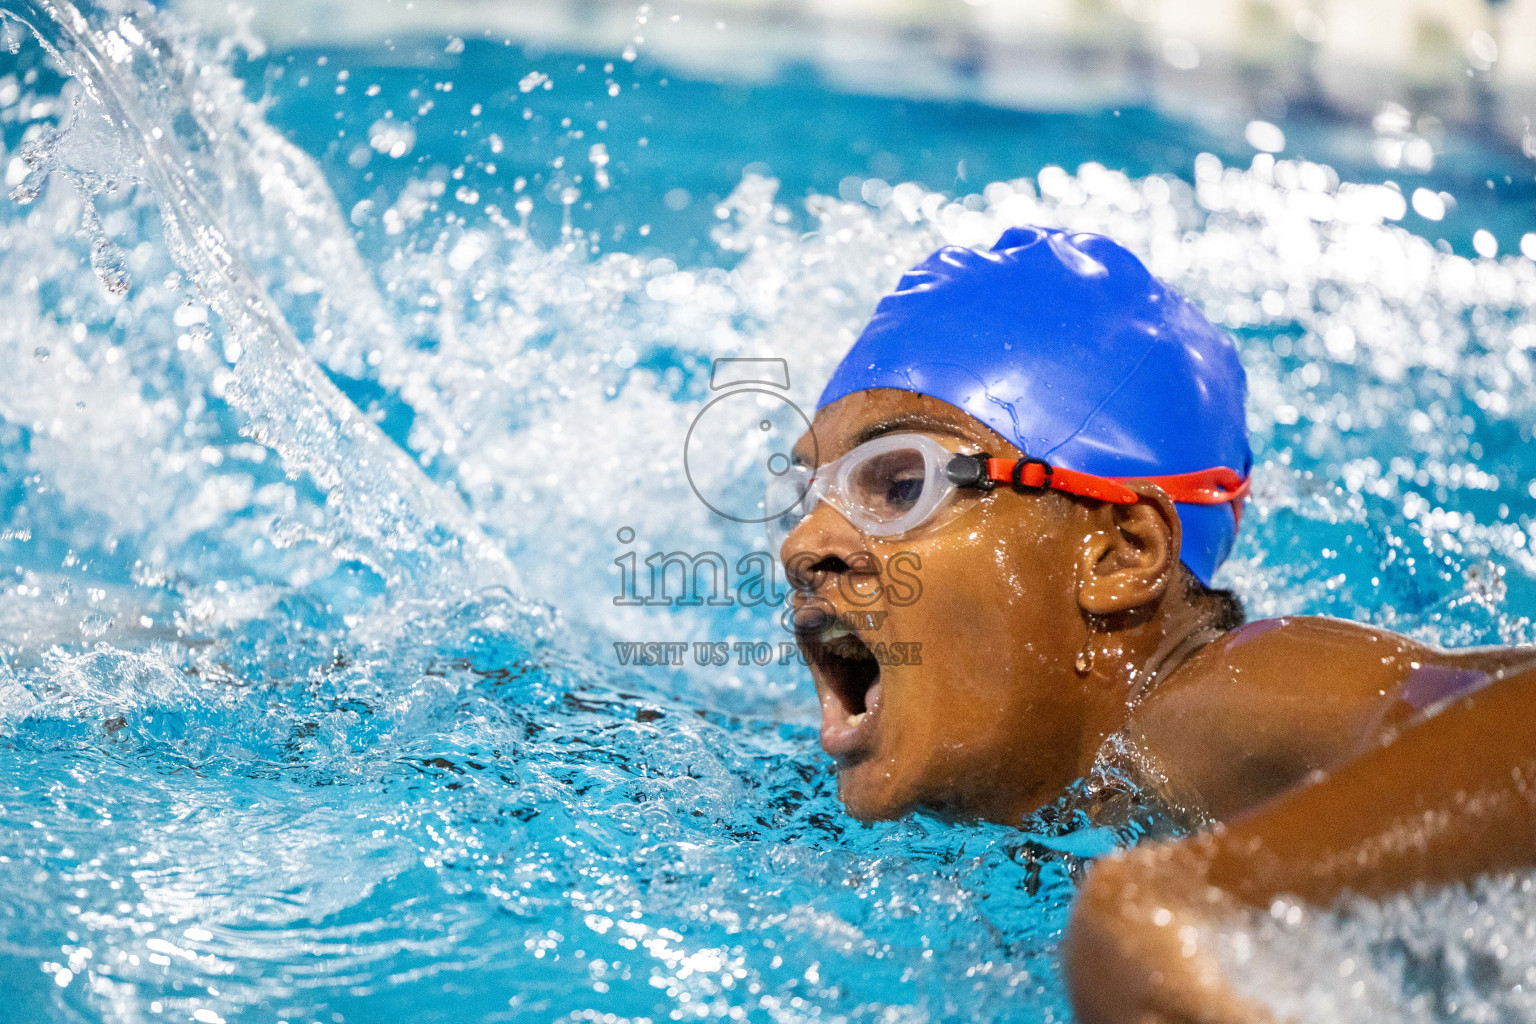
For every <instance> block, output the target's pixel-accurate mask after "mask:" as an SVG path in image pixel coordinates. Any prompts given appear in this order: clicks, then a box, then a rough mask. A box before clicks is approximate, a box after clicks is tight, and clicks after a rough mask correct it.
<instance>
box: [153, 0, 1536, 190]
mask: <svg viewBox="0 0 1536 1024" xmlns="http://www.w3.org/2000/svg"><path fill="white" fill-rule="evenodd" d="M173 6H175V7H177V8H179V9H181V10H183V11H184V12H186V13H188V14H191V15H193V16H194V20H196V21H198V22H200V23H202V24H205V25H207V26H210V27H216V26H221V25H222V26H225V27H234V26H236V25H244V26H248V27H249V28H251V29H253V30H254V31H255V33H256V34H257V35H258V36H260V37H261V38H263V39H265V40H269V41H271V42H273V43H275V44H277V45H294V44H297V43H313V44H318V43H367V42H371V41H377V40H380V39H384V38H389V37H397V38H403V37H406V36H411V35H418V34H423V33H439V32H457V33H460V34H463V35H465V36H466V37H468V36H471V35H484V36H486V37H497V38H512V39H513V40H514V41H522V42H525V43H535V44H541V45H544V46H548V47H550V48H554V49H562V50H571V51H603V50H613V51H616V52H618V51H624V50H626V49H628V50H629V51H631V52H633V51H634V50H636V49H643V50H644V51H645V52H646V53H648V54H649V55H650V56H651V57H653V58H654V59H655V60H658V61H662V62H665V63H666V64H668V65H671V66H673V67H674V68H676V69H678V70H681V71H686V72H688V73H690V74H693V75H696V76H701V77H709V78H715V79H719V80H725V81H750V82H761V81H771V80H775V79H780V78H783V77H784V76H786V75H811V76H815V77H816V78H817V79H819V80H820V81H821V82H822V83H823V84H826V85H830V86H833V87H842V88H846V89H850V90H854V91H859V92H871V93H876V94H886V95H900V96H912V97H941V98H964V99H970V100H975V101H980V102H984V103H988V104H994V105H998V106H1003V107H1011V108H1019V109H1026V110H1030V109H1056V108H1060V107H1061V106H1063V105H1071V106H1086V105H1097V106H1116V105H1121V106H1135V105H1143V106H1145V105H1155V106H1157V107H1159V108H1161V109H1163V110H1165V111H1166V110H1188V111H1191V112H1193V113H1196V114H1199V115H1202V116H1222V115H1226V116H1235V115H1237V114H1243V113H1246V114H1252V115H1255V116H1259V117H1268V118H1271V119H1278V118H1280V117H1283V116H1284V115H1285V113H1286V112H1287V111H1288V110H1291V109H1293V108H1295V107H1296V106H1298V105H1299V106H1302V107H1305V108H1308V109H1309V110H1323V111H1327V112H1330V113H1333V114H1336V115H1338V116H1342V117H1353V118H1365V119H1375V120H1376V121H1378V122H1379V125H1378V127H1379V128H1380V130H1381V134H1383V135H1384V136H1386V138H1384V140H1383V143H1382V144H1381V145H1380V146H1379V147H1377V152H1376V153H1375V156H1376V157H1377V158H1378V160H1379V161H1380V162H1381V163H1382V164H1383V165H1384V166H1398V165H1407V166H1409V167H1421V166H1422V165H1424V164H1427V163H1429V162H1430V161H1431V160H1432V159H1433V158H1432V154H1431V151H1430V150H1429V149H1426V147H1425V145H1424V144H1423V143H1422V142H1417V141H1416V136H1423V137H1425V138H1426V139H1427V141H1429V142H1430V144H1431V145H1432V144H1433V142H1434V135H1435V133H1436V132H1437V131H1439V130H1441V128H1442V127H1443V126H1444V125H1446V124H1455V125H1471V126H1476V127H1477V128H1479V129H1485V130H1487V131H1489V132H1491V133H1495V134H1496V135H1497V136H1498V137H1500V138H1501V139H1503V140H1505V141H1507V142H1509V143H1511V144H1513V145H1516V146H1522V147H1524V150H1525V153H1526V155H1527V156H1533V155H1536V134H1533V129H1532V117H1533V115H1536V0H675V2H660V3H650V4H636V3H634V2H632V0H377V2H371V3H367V4H357V3H349V2H345V0H263V2H262V3H260V4H258V5H251V6H244V5H240V4H229V3H228V2H227V0H173Z"/></svg>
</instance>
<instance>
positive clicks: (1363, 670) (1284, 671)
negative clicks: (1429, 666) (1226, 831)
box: [1133, 616, 1432, 818]
mask: <svg viewBox="0 0 1536 1024" xmlns="http://www.w3.org/2000/svg"><path fill="white" fill-rule="evenodd" d="M1431 653H1432V649H1431V648H1428V647H1425V646H1424V645H1422V644H1419V643H1417V642H1415V641H1413V640H1411V639H1409V638H1407V637H1403V636H1400V635H1398V634H1395V633H1391V632H1388V631H1386V630H1381V629H1376V628H1374V627H1371V626H1365V625H1361V624H1359V623H1354V622H1345V621H1342V620H1339V619H1329V618H1322V617H1313V616H1284V617H1281V618H1275V619H1264V620H1260V621H1257V622H1250V623H1247V624H1245V625H1243V626H1240V627H1238V628H1237V629H1234V630H1231V631H1230V632H1227V633H1225V634H1223V635H1221V636H1220V637H1218V638H1217V639H1215V640H1213V641H1211V642H1210V643H1208V644H1206V645H1205V646H1204V647H1203V648H1201V649H1200V650H1199V651H1198V652H1196V653H1195V654H1194V655H1193V656H1192V657H1190V658H1189V659H1188V660H1187V661H1186V662H1184V664H1182V665H1180V666H1179V667H1178V668H1177V669H1176V670H1175V671H1174V672H1173V673H1171V674H1170V675H1169V676H1168V677H1167V678H1166V679H1164V680H1162V681H1161V682H1160V683H1159V684H1158V685H1157V686H1156V687H1154V689H1153V690H1152V692H1151V693H1149V694H1148V695H1147V697H1146V698H1145V700H1144V701H1143V702H1142V704H1141V706H1140V707H1138V709H1137V711H1136V713H1135V715H1134V718H1133V733H1134V734H1135V735H1136V736H1137V737H1138V738H1140V739H1141V740H1142V745H1143V746H1144V748H1145V749H1147V750H1148V752H1149V753H1150V754H1151V756H1152V757H1153V759H1154V760H1156V761H1158V762H1160V763H1161V764H1162V765H1163V766H1164V769H1165V773H1166V774H1168V775H1169V776H1170V777H1177V778H1178V779H1179V780H1180V785H1179V788H1181V789H1184V790H1187V791H1191V792H1196V793H1198V794H1199V801H1200V803H1201V804H1202V805H1203V806H1204V807H1205V808H1206V809H1207V810H1208V811H1209V812H1210V813H1211V814H1212V815H1213V816H1215V817H1217V818H1225V817H1227V816H1229V815H1231V814H1234V813H1237V812H1238V811H1241V810H1244V809H1246V808H1247V807H1249V806H1253V805H1254V804H1256V803H1259V802H1262V801H1263V800H1265V799H1268V798H1269V797H1271V796H1274V795H1276V794H1277V793H1280V792H1283V791H1284V790H1286V789H1289V788H1290V787H1291V786H1293V785H1296V784H1297V783H1299V782H1301V781H1303V780H1304V779H1306V778H1307V777H1308V776H1309V775H1310V774H1311V773H1313V772H1318V771H1328V770H1331V769H1332V768H1334V767H1337V766H1338V765H1340V764H1342V763H1345V762H1346V761H1348V760H1350V759H1352V758H1353V757H1354V756H1357V755H1358V751H1359V749H1360V747H1361V743H1362V740H1363V738H1364V737H1367V736H1371V735H1375V734H1376V732H1377V731H1378V730H1379V728H1380V724H1381V722H1382V721H1383V718H1384V717H1385V716H1386V714H1387V713H1388V710H1389V709H1390V708H1391V706H1392V704H1393V703H1394V701H1395V700H1396V693H1397V690H1398V688H1399V687H1400V685H1401V683H1402V680H1403V678H1404V677H1405V676H1406V675H1407V674H1409V673H1411V672H1412V669H1411V668H1410V666H1411V665H1412V664H1413V663H1414V662H1415V661H1417V662H1418V663H1420V664H1423V663H1424V660H1425V659H1426V658H1428V657H1430V655H1431Z"/></svg>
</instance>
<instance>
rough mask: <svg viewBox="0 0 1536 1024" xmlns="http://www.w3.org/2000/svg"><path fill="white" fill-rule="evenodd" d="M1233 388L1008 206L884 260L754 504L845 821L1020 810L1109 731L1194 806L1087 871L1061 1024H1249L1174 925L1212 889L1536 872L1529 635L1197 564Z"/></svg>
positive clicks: (1239, 415) (1140, 289) (1203, 335)
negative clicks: (1216, 578)
mask: <svg viewBox="0 0 1536 1024" xmlns="http://www.w3.org/2000/svg"><path fill="white" fill-rule="evenodd" d="M1245 398H1246V381H1245V377H1244V374H1243V369H1242V366H1241V364H1240V363H1239V362H1238V357H1237V352H1236V350H1235V348H1234V346H1233V344H1232V342H1231V340H1230V339H1228V338H1227V337H1226V336H1225V335H1224V334H1222V333H1221V332H1220V331H1218V330H1217V329H1216V328H1215V327H1214V326H1212V325H1211V324H1210V323H1209V322H1208V321H1207V320H1206V319H1205V318H1204V317H1203V316H1202V315H1201V314H1200V313H1199V312H1198V311H1197V310H1196V309H1195V308H1194V306H1193V305H1191V304H1190V303H1189V302H1188V301H1187V300H1185V299H1183V298H1182V297H1180V296H1179V295H1177V294H1176V293H1174V292H1173V291H1172V290H1170V289H1168V288H1167V287H1166V286H1164V285H1163V284H1162V283H1161V282H1160V281H1158V280H1157V279H1156V278H1155V277H1153V276H1151V274H1150V273H1149V272H1148V271H1147V270H1146V268H1145V267H1143V266H1142V264H1141V263H1140V262H1139V261H1138V260H1137V259H1136V258H1135V257H1134V256H1133V255H1132V254H1131V253H1130V252H1128V251H1127V250H1125V249H1124V248H1122V247H1120V246H1119V245H1117V244H1116V243H1114V242H1112V241H1111V240H1109V239H1107V238H1103V237H1100V236H1095V235H1086V234H1078V235H1069V234H1065V233H1062V232H1057V231H1049V230H1040V229H1034V228H1019V229H1013V230H1010V231H1008V232H1007V233H1005V234H1004V235H1003V237H1002V238H1001V239H1000V240H999V242H998V243H997V245H996V246H995V247H994V248H993V249H992V250H991V251H990V252H980V251H976V250H971V249H965V248H959V247H949V248H945V249H941V250H940V251H938V252H936V253H934V254H933V255H932V256H930V257H929V258H928V259H927V260H925V261H924V262H923V263H921V264H920V265H919V266H917V267H916V268H914V269H913V270H912V271H910V272H909V273H908V274H907V275H906V276H905V277H903V278H902V280H901V282H900V284H899V285H898V286H897V290H896V291H895V292H894V293H893V294H891V295H889V296H887V297H886V298H885V299H884V300H883V301H882V302H881V303H880V305H879V307H878V309H877V310H876V312H875V315H874V318H873V319H872V320H871V322H870V324H869V325H868V327H867V328H866V329H865V331H864V333H863V334H862V335H861V336H860V338H859V339H858V341H857V342H856V343H855V344H854V346H853V348H852V350H851V351H850V352H849V353H848V355H847V356H846V357H845V358H844V359H843V361H842V363H841V364H840V365H839V366H838V367H837V369H836V370H835V372H834V373H833V375H832V378H831V381H830V382H829V383H828V385H827V387H826V390H825V391H824V393H823V394H822V396H821V400H820V402H819V404H818V409H817V413H816V416H815V419H814V422H813V424H812V429H811V431H809V432H808V433H807V434H806V435H805V436H804V437H802V438H801V439H800V441H799V442H798V444H797V446H796V448H795V468H794V469H793V470H792V471H791V472H790V473H788V474H786V475H785V476H784V477H783V478H781V480H780V481H779V482H778V484H777V485H776V486H777V487H778V489H779V493H777V494H773V495H770V502H771V503H772V504H773V505H774V507H775V508H788V509H789V511H788V512H787V513H785V514H784V515H783V516H781V517H780V518H779V519H777V520H775V521H774V523H773V524H771V526H773V528H774V530H775V537H776V540H778V541H779V542H780V544H781V547H780V554H781V557H782V558H783V560H784V562H785V567H786V571H787V573H788V575H789V578H790V580H791V582H792V583H793V584H794V587H795V591H794V595H793V600H794V602H795V616H796V629H797V640H798V643H799V644H800V647H801V650H802V653H804V654H805V656H806V660H807V662H808V664H809V665H810V666H811V674H812V676H813V678H814V680H815V683H816V691H817V696H818V698H819V700H820V703H821V711H822V720H821V744H822V747H823V748H824V749H825V750H826V752H827V753H828V754H830V755H831V756H832V757H833V758H834V759H835V761H836V765H837V783H838V795H839V797H840V799H841V800H842V802H843V804H844V805H845V807H846V808H847V810H848V811H849V813H850V814H852V815H853V816H854V817H856V818H858V819H861V820H865V821H870V820H876V819H889V818H896V817H899V816H901V815H904V814H906V813H908V812H910V811H914V810H924V811H926V812H928V813H932V814H936V815H941V816H944V817H948V818H953V819H979V820H988V821H996V822H1004V823H1010V824H1017V823H1019V822H1020V821H1021V820H1022V818H1023V817H1024V816H1025V815H1026V814H1028V813H1030V812H1031V811H1034V810H1036V809H1038V808H1040V807H1041V806H1043V805H1045V804H1047V803H1049V802H1051V801H1053V800H1055V799H1056V798H1057V797H1058V796H1059V795H1060V794H1062V793H1063V791H1064V790H1066V789H1067V788H1068V787H1069V786H1070V785H1071V784H1072V783H1073V782H1074V781H1076V780H1079V779H1083V778H1085V777H1087V776H1089V774H1090V772H1091V771H1092V769H1093V766H1094V764H1095V762H1096V760H1097V759H1099V758H1100V757H1101V756H1104V754H1105V752H1106V751H1109V750H1115V751H1119V752H1121V753H1122V756H1123V758H1129V761H1130V762H1131V763H1133V764H1134V765H1135V766H1136V770H1137V773H1138V776H1139V778H1141V779H1142V780H1143V781H1144V782H1145V785H1146V787H1147V788H1148V789H1150V790H1152V791H1153V792H1155V794H1156V795H1157V797H1158V799H1159V800H1160V801H1161V802H1163V803H1165V804H1167V805H1168V806H1169V807H1171V808H1174V809H1176V810H1177V812H1178V813H1179V814H1180V815H1181V816H1182V818H1183V819H1184V820H1186V821H1187V822H1189V823H1191V824H1193V825H1195V826H1199V827H1198V828H1197V830H1196V831H1195V832H1194V834H1192V835H1191V836H1189V837H1187V838H1185V839H1181V840H1179V841H1176V842H1171V843H1153V844H1147V845H1144V846H1142V847H1141V848H1139V849H1137V850H1136V851H1133V852H1132V853H1130V854H1128V855H1121V856H1119V857H1115V858H1109V859H1107V860H1105V861H1103V862H1102V863H1099V864H1098V865H1096V866H1095V867H1093V868H1092V869H1091V871H1090V873H1089V875H1088V878H1087V880H1086V882H1085V884H1084V887H1083V889H1082V891H1081V893H1080V895H1079V900H1078V905H1077V907H1076V908H1075V910H1074V915H1073V919H1072V923H1071V927H1070V929H1069V931H1068V935H1067V938H1066V941H1065V943H1064V946H1063V959H1064V963H1065V966H1066V970H1067V976H1068V984H1069V989H1070V992H1071V994H1072V998H1073V1001H1074V1006H1075V1007H1076V1010H1077V1013H1078V1015H1079V1019H1080V1020H1081V1021H1083V1022H1084V1024H1095V1022H1100V1021H1106V1022H1108V1021H1137V1022H1141V1021H1146V1022H1173V1021H1250V1020H1251V1021H1258V1020H1265V1019H1267V1017H1266V1016H1265V1015H1264V1013H1263V1011H1262V1010H1260V1009H1259V1008H1258V1007H1256V1006H1253V1005H1251V1004H1248V1003H1244V1002H1243V1001H1242V1000H1241V999H1239V998H1238V997H1236V996H1235V995H1234V994H1233V993H1232V990H1231V989H1230V987H1229V984H1228V982H1227V981H1226V980H1225V979H1223V978H1221V977H1220V975H1219V974H1218V973H1217V972H1216V971H1215V970H1214V968H1213V967H1212V961H1211V960H1210V959H1209V957H1208V956H1207V955H1206V953H1205V952H1204V951H1201V950H1195V951H1193V952H1194V954H1195V955H1190V952H1191V951H1190V950H1188V949H1187V948H1185V942H1184V940H1183V939H1181V938H1180V935H1181V933H1180V928H1181V927H1182V926H1183V925H1184V924H1188V923H1191V922H1195V921H1198V920H1202V919H1207V918H1209V917H1212V916H1215V915H1219V914H1221V913H1226V912H1228V911H1229V910H1230V908H1232V907H1235V906H1238V905H1242V904H1247V905H1252V906H1258V907H1267V906H1268V905H1269V903H1270V901H1271V900H1272V899H1273V898H1274V897H1276V896H1277V895H1279V894H1291V895H1294V896H1296V897H1298V898H1301V899H1305V900H1311V901H1314V902H1318V903H1326V902H1327V901H1329V900H1330V899H1332V898H1333V897H1334V896H1336V895H1337V894H1339V893H1340V892H1342V891H1344V890H1351V891H1354V892H1361V893H1366V894H1384V893H1390V892H1396V891H1401V890H1403V889H1406V888H1408V887H1411V886H1412V885H1413V884H1414V883H1416V882H1419V881H1424V882H1450V881H1456V880H1462V879H1469V878H1471V877H1474V876H1476V875H1477V874H1480V873H1485V872H1489V871H1495V870H1500V869H1504V868H1509V867H1514V866H1522V865H1533V864H1536V806H1533V803H1536V787H1531V783H1532V782H1536V730H1532V729H1531V728H1530V727H1529V726H1528V725H1527V724H1526V723H1528V722H1529V721H1530V720H1531V719H1532V718H1533V717H1536V651H1532V650H1518V649H1494V648H1482V649H1475V650H1466V651H1445V650H1439V649H1436V648H1432V647H1428V646H1425V645H1423V644H1419V643H1416V642H1414V641H1412V640H1410V639H1407V638H1405V637H1402V636H1397V635H1395V634H1392V633H1390V632H1387V631H1385V630H1381V629H1376V628H1373V627H1370V626H1365V625H1359V624H1355V623H1350V622H1343V621H1338V620H1334V619H1326V618H1308V617H1299V616H1297V617H1286V618H1279V619H1271V620H1267V621H1259V622H1245V621H1244V613H1243V609H1242V607H1241V605H1240V604H1239V602H1238V601H1237V599H1236V598H1235V597H1234V596H1233V595H1232V594H1231V593H1229V592H1227V591H1223V590H1219V589H1216V588H1215V587H1214V585H1213V574H1214V573H1215V572H1216V569H1217V568H1218V566H1220V564H1221V563H1222V561H1223V560H1224V559H1225V558H1226V557H1227V554H1228V552H1229V551H1230V550H1231V547H1232V543H1233V540H1234V538H1235V537H1236V534H1237V530H1238V527H1239V525H1240V523H1241V519H1242V513H1243V501H1244V498H1245V496H1246V494H1247V490H1248V478H1249V472H1250V468H1251V456H1250V452H1249V445H1248V436H1247V429H1246V425H1245V418H1244V416H1245V413H1244V401H1245ZM897 557H899V558H901V559H904V560H905V561H904V565H905V567H906V570H907V572H908V573H910V574H912V575H915V577H916V579H917V580H918V583H919V584H920V587H913V586H907V587H905V588H902V589H898V588H897V587H895V586H888V585H886V584H887V583H888V582H890V581H891V580H893V579H894V577H892V576H887V575H886V574H885V569H886V567H887V566H889V565H890V564H891V561H892V559H893V558H897ZM870 612H878V613H883V614H877V615H871V614H869V613H870ZM876 623H878V630H876V629H875V628H873V626H874V624H876ZM897 644H903V645H906V646H905V647H903V648H900V649H901V650H909V651H915V652H917V654H916V656H915V657H904V658H899V659H892V658H879V657H876V655H875V653H874V652H875V651H877V650H890V649H897V648H895V646H894V645H897ZM1528 787H1530V788H1528ZM1183 934H1185V935H1188V934H1190V933H1188V932H1187V930H1186V932H1185V933H1183Z"/></svg>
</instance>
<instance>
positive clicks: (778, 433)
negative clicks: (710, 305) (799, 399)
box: [683, 358, 816, 523]
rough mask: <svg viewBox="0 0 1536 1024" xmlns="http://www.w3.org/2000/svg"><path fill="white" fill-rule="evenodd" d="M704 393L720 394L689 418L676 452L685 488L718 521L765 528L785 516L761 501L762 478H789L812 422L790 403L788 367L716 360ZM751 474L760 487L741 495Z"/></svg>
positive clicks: (775, 362)
mask: <svg viewBox="0 0 1536 1024" xmlns="http://www.w3.org/2000/svg"><path fill="white" fill-rule="evenodd" d="M709 388H710V390H711V391H714V392H719V394H718V395H717V396H716V397H715V398H712V399H711V400H710V402H709V404H707V405H705V406H704V408H703V409H701V410H700V411H699V414H698V415H697V416H695V417H694V419H693V423H692V424H691V425H690V426H689V428H688V437H687V439H686V441H684V444H683V470H684V472H685V473H687V475H688V486H689V487H691V488H693V493H694V494H695V495H697V496H698V499H699V500H700V501H702V502H703V503H704V504H705V506H706V507H708V508H709V510H710V511H711V512H713V513H715V514H716V515H718V516H722V517H724V518H726V519H730V520H732V521H734V522H738V523H766V522H768V521H769V520H772V519H776V518H778V517H779V516H781V515H783V514H784V513H786V512H788V511H789V509H790V505H792V504H793V501H790V502H789V504H786V505H785V506H784V507H783V508H768V507H766V502H765V500H764V498H763V496H764V494H766V492H767V482H768V477H767V476H762V475H761V474H768V475H771V476H776V477H778V476H783V475H784V474H785V473H788V472H789V468H790V465H791V454H790V453H791V450H792V449H793V448H794V444H795V441H796V439H798V438H799V437H800V436H801V435H806V436H808V437H809V438H810V443H811V447H812V453H811V459H812V462H811V464H812V465H815V464H816V452H815V444H816V437H815V433H814V432H813V431H812V430H811V421H810V419H809V418H808V417H807V416H806V415H805V413H804V412H803V411H802V410H801V409H800V407H799V406H797V405H795V403H794V402H791V401H790V400H789V397H788V395H789V363H788V362H786V361H785V360H783V359H746V358H728V359H716V360H715V361H714V363H713V364H712V366H711V369H710V375H709ZM742 469H747V470H751V471H756V473H757V474H758V479H759V482H760V484H761V486H758V487H757V488H756V489H755V491H754V490H753V489H752V488H745V489H744V488H742V486H741V484H740V478H741V475H742V474H741V470H742Z"/></svg>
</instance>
